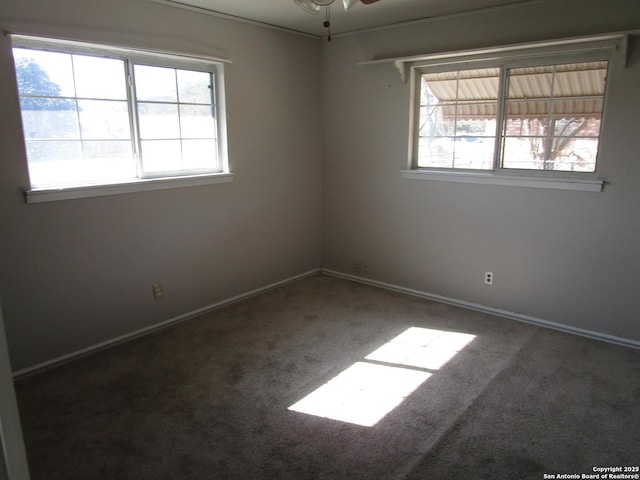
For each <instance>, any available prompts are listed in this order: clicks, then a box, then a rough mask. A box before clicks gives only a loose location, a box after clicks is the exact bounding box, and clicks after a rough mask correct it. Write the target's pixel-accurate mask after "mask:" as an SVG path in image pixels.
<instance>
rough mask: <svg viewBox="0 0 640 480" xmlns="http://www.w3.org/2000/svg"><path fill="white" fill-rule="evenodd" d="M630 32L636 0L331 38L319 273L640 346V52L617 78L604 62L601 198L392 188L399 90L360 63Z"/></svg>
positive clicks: (554, 6) (639, 5) (403, 139)
mask: <svg viewBox="0 0 640 480" xmlns="http://www.w3.org/2000/svg"><path fill="white" fill-rule="evenodd" d="M638 26H640V2H637V1H635V0H609V1H598V0H565V1H558V2H532V3H531V4H529V5H528V6H519V7H516V8H509V9H505V10H500V11H488V12H484V13H481V14H475V15H467V16H459V17H452V18H446V19H440V20H436V21H430V22H426V23H422V24H415V25H412V26H405V27H398V28H393V29H384V30H379V31H372V32H367V33H360V34H356V35H347V36H338V37H336V38H334V40H333V42H331V44H330V45H327V46H325V47H324V49H323V61H324V67H323V68H324V71H325V73H326V75H325V81H324V88H325V91H326V92H327V97H326V101H325V104H324V108H325V116H324V121H325V135H326V136H325V140H326V142H325V159H324V164H323V172H324V183H323V189H324V197H323V198H324V217H323V221H324V259H323V265H324V266H325V267H326V268H329V269H334V270H338V271H341V272H345V273H353V271H352V264H353V262H354V261H358V262H366V263H367V264H368V267H369V274H368V276H369V277H371V278H372V279H374V280H378V281H382V282H387V283H391V284H395V285H400V286H403V287H408V288H412V289H416V290H419V291H423V292H427V293H431V294H437V295H442V296H446V297H450V298H453V299H458V300H462V301H465V302H471V303H475V304H480V305H484V306H487V307H492V308H497V309H501V310H506V311H511V312H515V313H518V314H521V315H526V316H531V317H535V318H539V319H542V320H546V321H550V322H556V323H560V324H564V325H568V326H572V327H577V328H582V329H587V330H592V331H596V332H600V333H605V334H609V335H614V336H620V337H624V338H626V339H631V340H635V341H638V340H640V316H639V315H638V307H639V305H640V304H639V303H638V287H639V281H638V279H639V278H640V242H639V241H638V238H639V237H640V214H639V213H638V205H640V161H639V158H638V152H640V130H639V129H638V112H640V48H638V47H637V46H636V48H635V50H634V52H633V55H632V57H631V58H630V65H629V66H628V67H627V68H625V67H624V66H623V61H622V58H621V56H620V55H619V54H618V55H617V56H616V58H615V59H614V60H613V62H612V64H611V71H610V75H609V86H608V87H609V95H608V99H607V108H606V119H605V123H604V126H603V129H602V138H601V147H600V169H599V172H598V173H599V175H600V176H601V177H602V178H604V179H606V180H607V184H606V186H605V189H604V191H603V192H602V193H586V192H573V191H560V190H542V189H533V188H518V187H505V186H489V185H470V184H454V183H444V182H422V181H416V180H403V179H401V177H400V171H401V169H402V168H403V167H404V166H405V165H406V159H407V149H408V145H407V143H408V142H407V139H408V128H409V122H408V115H409V104H410V102H409V85H408V84H405V83H403V82H402V81H401V79H400V77H399V75H398V72H397V71H396V70H395V69H394V68H393V66H391V65H389V66H375V67H374V66H357V65H356V64H357V63H358V62H362V61H367V60H372V59H376V58H385V57H391V56H405V55H416V54H425V53H431V52H446V51H454V50H464V49H472V48H478V47H484V46H492V45H506V44H513V43H522V42H531V41H537V40H544V39H553V38H561V37H565V36H579V35H588V34H595V33H605V32H613V31H620V30H625V29H633V28H637V27H638ZM329 92H330V94H329ZM485 270H489V271H493V272H494V273H495V283H494V285H493V286H492V287H487V286H485V285H484V284H483V272H484V271H485Z"/></svg>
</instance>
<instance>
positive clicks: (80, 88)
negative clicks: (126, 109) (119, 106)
mask: <svg viewBox="0 0 640 480" xmlns="http://www.w3.org/2000/svg"><path fill="white" fill-rule="evenodd" d="M73 70H74V73H75V79H76V95H77V96H78V97H83V98H108V99H113V100H126V98H127V87H126V83H125V71H124V61H122V60H117V59H113V58H101V57H88V56H86V55H74V56H73Z"/></svg>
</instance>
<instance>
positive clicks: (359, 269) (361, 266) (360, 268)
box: [353, 262, 369, 273]
mask: <svg viewBox="0 0 640 480" xmlns="http://www.w3.org/2000/svg"><path fill="white" fill-rule="evenodd" d="M353 272H354V273H369V265H367V264H366V263H365V262H353Z"/></svg>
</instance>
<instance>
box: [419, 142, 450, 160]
mask: <svg viewBox="0 0 640 480" xmlns="http://www.w3.org/2000/svg"><path fill="white" fill-rule="evenodd" d="M453 152H454V140H453V138H447V137H430V138H429V137H422V138H420V144H419V146H418V166H419V167H430V168H452V167H453V165H454V161H453V158H454V157H453Z"/></svg>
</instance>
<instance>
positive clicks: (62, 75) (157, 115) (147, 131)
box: [13, 40, 225, 189]
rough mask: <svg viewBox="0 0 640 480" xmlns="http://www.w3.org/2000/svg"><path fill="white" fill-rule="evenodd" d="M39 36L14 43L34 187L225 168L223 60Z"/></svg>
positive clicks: (173, 175)
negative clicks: (42, 40)
mask: <svg viewBox="0 0 640 480" xmlns="http://www.w3.org/2000/svg"><path fill="white" fill-rule="evenodd" d="M52 42H53V46H52ZM35 43H36V45H35V46H34V45H32V44H30V43H29V42H28V41H26V42H24V41H21V42H18V44H17V45H16V46H14V48H13V53H14V60H15V66H16V76H17V80H18V90H19V92H18V93H19V96H20V102H21V110H22V118H23V126H24V134H25V143H26V150H27V160H28V166H29V175H30V180H31V187H32V188H36V189H39V188H52V187H67V186H79V185H96V184H97V185H102V184H111V183H118V182H121V181H135V180H137V179H139V178H147V177H148V178H155V177H175V176H184V175H194V174H203V173H220V172H223V166H224V165H225V162H224V161H223V158H221V157H222V156H223V154H222V153H223V151H224V150H223V149H222V146H221V145H220V142H219V138H221V137H220V128H221V126H220V125H219V122H217V121H216V117H217V108H218V107H217V105H216V104H215V102H214V99H215V90H216V81H218V79H217V78H216V74H217V72H218V69H219V68H220V66H219V65H217V64H214V63H213V62H210V63H209V62H206V63H205V62H202V61H197V60H195V61H189V60H183V59H179V60H177V61H175V62H173V61H172V60H171V58H161V57H158V56H157V55H156V54H154V56H153V58H151V59H149V58H148V59H146V60H145V59H144V58H145V57H144V55H143V54H136V55H132V56H131V57H129V56H127V55H123V54H122V52H115V51H114V52H113V54H111V52H109V51H108V49H106V48H104V47H100V51H99V52H98V54H97V55H95V54H94V53H95V52H93V51H91V52H89V53H87V52H86V51H84V49H78V50H76V49H74V48H73V47H69V46H68V45H66V44H60V45H59V46H58V45H56V44H55V41H50V40H47V43H46V45H43V46H40V45H39V44H38V42H37V41H36V42H35ZM58 47H59V48H58ZM158 58H160V60H158V62H160V63H157V64H154V63H155V62H156V60H157V59H158ZM141 60H142V61H141ZM172 63H174V65H172ZM170 77H172V81H167V79H168V78H170ZM162 79H164V81H161V80H162Z"/></svg>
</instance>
